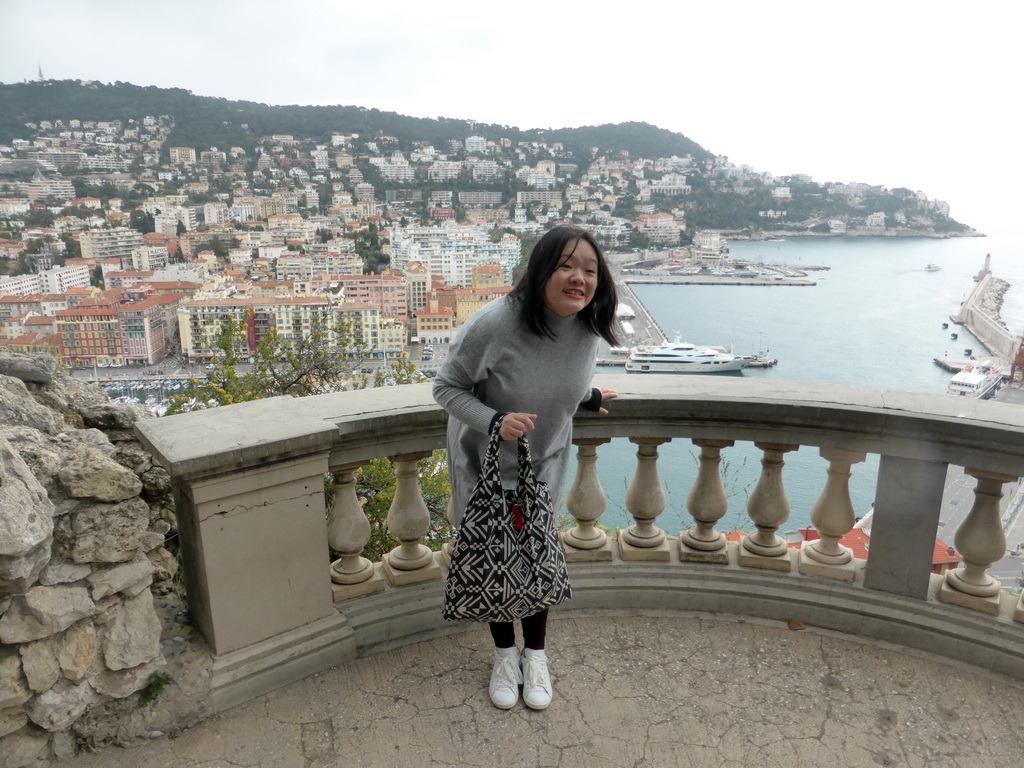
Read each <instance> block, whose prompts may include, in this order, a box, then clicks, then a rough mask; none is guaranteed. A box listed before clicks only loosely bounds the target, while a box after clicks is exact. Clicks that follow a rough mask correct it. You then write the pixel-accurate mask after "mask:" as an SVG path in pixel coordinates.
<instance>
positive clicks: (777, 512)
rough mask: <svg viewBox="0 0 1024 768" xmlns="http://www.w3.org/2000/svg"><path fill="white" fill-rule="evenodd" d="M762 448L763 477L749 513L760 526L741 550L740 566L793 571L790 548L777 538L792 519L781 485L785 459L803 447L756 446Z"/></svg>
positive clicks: (752, 498)
mask: <svg viewBox="0 0 1024 768" xmlns="http://www.w3.org/2000/svg"><path fill="white" fill-rule="evenodd" d="M754 445H755V446H757V447H758V448H760V449H761V451H762V452H763V454H764V455H763V457H762V458H761V477H760V478H758V481H757V486H756V487H755V488H754V492H753V493H752V494H750V498H749V499H748V500H747V514H748V515H749V516H750V519H751V520H753V521H754V525H756V526H757V531H755V532H754V533H753V534H751V535H750V536H747V537H745V538H744V539H743V540H742V541H741V542H740V546H739V548H738V551H739V563H740V565H745V566H749V567H752V568H767V569H770V570H773V571H788V570H790V568H791V561H790V557H789V548H788V547H787V546H786V542H785V541H783V540H782V538H781V537H779V536H778V535H776V533H775V532H776V531H777V530H778V529H779V526H780V525H782V524H783V523H784V522H786V521H787V520H788V519H789V499H788V498H787V497H786V489H785V487H784V486H783V484H782V468H783V467H784V466H785V464H786V462H785V461H784V460H783V458H782V457H783V456H784V455H785V454H786V453H788V452H789V451H795V450H796V449H797V448H799V447H800V446H798V445H787V444H783V443H754Z"/></svg>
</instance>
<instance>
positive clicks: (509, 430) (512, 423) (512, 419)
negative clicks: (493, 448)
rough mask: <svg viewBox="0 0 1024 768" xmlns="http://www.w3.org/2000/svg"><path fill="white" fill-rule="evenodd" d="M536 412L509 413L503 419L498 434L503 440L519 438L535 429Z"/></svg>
mask: <svg viewBox="0 0 1024 768" xmlns="http://www.w3.org/2000/svg"><path fill="white" fill-rule="evenodd" d="M536 418H537V414H536V413H509V414H506V415H505V418H504V419H502V421H501V429H500V430H499V431H498V435H499V436H500V437H501V439H502V440H518V439H519V438H520V437H522V436H523V435H525V434H526V433H527V432H529V431H530V430H532V429H533V422H534V420H535V419H536Z"/></svg>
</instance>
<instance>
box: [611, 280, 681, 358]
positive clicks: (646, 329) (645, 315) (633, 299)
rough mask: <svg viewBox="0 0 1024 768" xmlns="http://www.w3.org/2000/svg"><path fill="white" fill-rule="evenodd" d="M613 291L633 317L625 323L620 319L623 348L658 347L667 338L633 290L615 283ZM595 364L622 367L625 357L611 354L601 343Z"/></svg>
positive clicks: (618, 282) (623, 284) (624, 284)
mask: <svg viewBox="0 0 1024 768" xmlns="http://www.w3.org/2000/svg"><path fill="white" fill-rule="evenodd" d="M615 290H616V291H617V292H618V294H619V303H620V304H628V305H629V306H630V307H631V308H632V310H633V312H634V315H635V317H633V318H630V319H629V320H628V321H626V323H623V322H622V320H621V319H620V322H619V326H620V327H619V335H620V336H621V337H625V338H623V344H624V346H626V347H633V346H636V345H637V344H653V345H658V344H661V342H663V341H665V340H666V339H667V338H668V337H667V336H665V332H664V331H663V330H662V329H661V326H660V325H658V322H657V320H655V319H654V318H653V317H652V316H651V313H650V312H648V311H647V307H645V306H644V304H643V302H642V301H640V299H639V298H638V297H637V295H636V294H635V293H633V290H632V289H631V288H630V287H629V285H628V284H626V283H624V282H621V281H616V284H615ZM623 326H625V327H623ZM597 364H598V365H621V366H624V365H625V364H626V356H625V354H615V353H613V352H612V350H611V347H609V346H608V344H606V343H605V342H604V341H602V342H601V346H600V348H599V349H598V353H597Z"/></svg>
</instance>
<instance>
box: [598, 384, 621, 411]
mask: <svg viewBox="0 0 1024 768" xmlns="http://www.w3.org/2000/svg"><path fill="white" fill-rule="evenodd" d="M598 391H599V392H600V393H601V402H602V403H603V402H605V401H606V400H614V399H615V398H616V397H618V396H619V393H618V392H616V391H615V390H614V389H601V390H598ZM598 413H600V414H601V415H602V416H607V415H608V409H607V408H601V409H599V410H598Z"/></svg>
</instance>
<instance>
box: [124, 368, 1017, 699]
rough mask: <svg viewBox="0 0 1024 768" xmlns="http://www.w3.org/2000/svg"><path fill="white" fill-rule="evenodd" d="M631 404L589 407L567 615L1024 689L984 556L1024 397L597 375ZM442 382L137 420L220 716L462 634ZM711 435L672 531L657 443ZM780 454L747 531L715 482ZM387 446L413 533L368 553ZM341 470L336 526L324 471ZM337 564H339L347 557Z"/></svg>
mask: <svg viewBox="0 0 1024 768" xmlns="http://www.w3.org/2000/svg"><path fill="white" fill-rule="evenodd" d="M600 383H601V385H602V386H607V387H610V388H613V389H616V390H618V391H619V392H620V398H619V399H618V400H616V401H615V402H614V403H613V404H612V408H611V411H612V412H611V414H609V415H608V416H603V417H602V416H596V415H591V414H581V415H580V416H578V418H577V421H576V425H575V443H576V445H577V447H578V470H577V474H576V477H575V480H574V482H573V483H572V486H571V487H570V489H569V490H568V494H567V499H566V505H567V509H568V511H569V512H570V514H572V515H573V517H574V518H575V521H576V525H575V526H574V527H572V528H571V530H569V531H567V532H566V533H565V534H564V543H565V545H566V549H567V558H568V560H569V562H570V573H571V576H572V579H573V587H574V597H573V599H572V601H570V603H568V604H566V605H564V606H560V607H559V608H558V609H557V610H560V611H595V610H596V611H620V612H628V611H631V610H637V609H659V610H698V611H713V612H727V613H733V614H740V615H751V616H757V617H760V618H770V619H779V620H786V619H798V620H800V621H801V622H804V623H806V624H813V625H815V626H820V627H825V628H829V629H833V630H837V631H841V632H848V633H852V634H858V635H863V636H866V637H870V638H873V639H877V640H883V641H889V642H895V643H899V644H901V645H905V646H908V647H914V648H920V649H924V650H928V651H932V652H934V653H939V654H944V655H947V656H950V657H953V658H958V659H970V660H971V661H972V662H973V663H975V664H978V665H979V666H982V667H985V668H988V669H991V670H995V671H998V672H1003V673H1007V674H1010V675H1013V676H1016V677H1018V678H1022V679H1024V623H1022V622H1024V608H1022V606H1021V605H1020V604H1019V603H1018V601H1017V599H1016V598H1014V597H1012V596H1011V595H1009V594H1008V593H1006V592H1005V591H1003V590H1002V589H1001V585H1000V584H999V582H998V580H996V579H994V578H993V577H992V576H991V575H990V574H989V573H988V571H989V568H990V566H991V565H992V563H994V562H995V561H996V560H998V559H1000V558H1001V557H1002V555H1003V554H1004V552H1005V544H1006V543H1005V538H1004V536H1003V529H1002V524H1001V521H1000V516H999V500H1000V498H1001V496H1002V494H1003V489H1004V487H1005V485H1006V484H1007V483H1008V482H1010V481H1012V480H1016V479H1017V478H1018V477H1020V476H1021V475H1024V409H1020V408H1017V407H1016V406H1012V405H1006V404H1002V403H992V402H982V401H972V402H966V403H965V402H963V401H962V400H953V399H951V398H946V397H944V396H936V395H924V394H916V393H908V392H899V391H889V390H875V389H866V388H859V387H844V386H836V385H825V384H812V383H800V382H787V381H779V380H765V379H746V378H739V377H685V376H657V375H648V376H602V377H600ZM445 422H446V416H445V414H444V412H443V411H441V410H440V409H439V408H438V407H437V406H436V405H435V404H434V402H433V400H432V398H431V396H430V387H429V385H411V386H405V387H391V388H385V389H376V390H364V391H358V392H346V393H338V394H331V395H323V396H319V397H311V398H303V399H298V400H296V399H290V398H274V399H270V400H263V401H259V402H253V403H243V404H240V405H235V406H230V407H223V408H217V409H215V410H211V411H203V412H199V413H192V414H185V415H181V416H175V417H170V418H164V419H158V420H151V421H146V422H141V423H140V424H139V425H138V427H137V429H138V431H139V433H140V436H141V439H142V441H143V443H144V444H145V445H146V446H147V447H148V448H149V449H150V450H151V451H152V452H153V454H154V456H156V457H157V458H158V459H159V460H160V461H161V463H162V464H163V465H164V466H165V468H166V469H167V470H168V471H169V472H170V474H171V476H172V477H173V479H174V484H175V492H176V501H177V509H178V517H179V529H180V532H181V541H182V553H183V567H184V572H185V580H186V586H187V589H188V595H189V604H190V608H191V610H192V613H193V616H194V617H195V620H196V622H197V624H198V626H199V627H200V629H201V630H202V631H203V633H204V635H205V636H206V637H207V639H208V640H209V642H210V645H211V648H212V650H213V652H214V654H215V658H216V663H215V666H214V670H213V673H214V679H213V690H214V702H213V703H214V706H215V707H220V708H223V707H226V706H230V705H232V704H234V703H237V702H239V701H242V700H245V699H247V698H250V697H252V696H255V695H258V694H260V693H262V692H265V691H267V690H270V689H272V688H274V687H276V686H278V685H282V684H285V683H287V682H290V681H291V680H294V679H297V678H298V677H301V676H304V675H306V674H309V673H311V672H313V671H315V670H317V669H322V668H324V667H326V666H329V665H332V664H336V663H340V662H342V661H345V660H347V659H350V658H353V657H355V656H358V655H363V654H366V653H371V652H374V651H375V650H380V649H383V648H388V647H395V646H398V645H402V644H405V643H409V642H416V641H418V640H421V639H424V638H427V637H431V636H436V635H439V634H443V633H449V632H456V631H459V630H460V628H461V627H460V625H455V624H446V623H445V622H443V620H441V618H440V602H441V595H442V586H443V576H444V571H445V568H444V562H445V561H444V554H443V553H441V552H432V551H431V550H430V549H428V548H427V547H426V546H425V545H424V541H425V540H426V537H427V535H428V533H429V516H428V515H427V511H426V506H425V504H424V502H423V499H422V497H421V496H420V491H419V487H418V484H417V477H416V462H417V461H418V460H419V459H420V458H422V457H423V456H425V455H428V452H429V451H431V450H434V449H437V448H440V447H443V445H444V430H445ZM613 438H625V439H628V440H630V441H631V442H632V443H634V444H635V445H636V466H635V469H634V472H633V478H632V481H631V483H630V485H629V488H628V490H627V493H626V508H627V510H628V512H629V514H630V515H631V516H632V517H633V519H634V521H635V522H634V524H633V525H631V526H629V527H627V528H625V529H624V530H622V531H621V532H620V534H619V535H618V537H617V540H612V539H610V538H609V537H608V535H607V534H606V533H605V532H604V531H603V530H602V529H601V528H600V527H598V525H597V524H598V523H599V522H600V516H601V514H602V512H603V510H604V505H605V496H604V492H603V490H602V489H601V487H600V483H599V480H598V476H597V472H596V470H595V462H596V459H597V457H598V456H599V455H600V451H601V447H602V446H603V445H604V444H606V443H607V442H608V441H609V440H611V439H613ZM679 441H684V442H686V443H687V444H692V445H693V446H695V447H696V448H697V449H699V457H698V460H699V467H698V472H697V478H696V480H695V482H694V483H693V486H692V487H691V489H690V490H689V494H688V496H687V499H686V511H687V512H688V513H689V515H690V517H692V519H693V521H694V524H693V525H692V526H691V527H689V528H686V529H685V530H682V531H679V532H678V533H676V532H672V533H668V532H666V531H664V530H662V529H661V528H660V527H659V525H658V523H659V518H660V516H661V515H662V513H663V511H664V510H665V508H666V503H667V502H666V497H665V493H664V491H663V489H662V483H661V481H660V479H659V473H658V460H659V449H660V448H661V447H662V446H664V445H666V444H669V443H672V442H679ZM739 442H748V443H752V444H753V445H754V446H756V448H757V449H758V450H759V451H760V452H761V455H762V461H761V465H762V466H761V472H760V477H759V479H758V482H757V485H756V488H755V489H754V491H753V492H752V493H751V495H750V497H749V501H748V504H747V514H748V515H749V517H750V519H751V521H752V522H753V524H754V526H755V527H756V531H755V532H754V533H753V534H751V535H750V536H748V537H746V538H743V539H742V540H741V541H739V542H729V541H727V540H726V537H725V536H724V535H723V533H722V532H721V531H720V530H717V529H716V527H715V526H716V524H717V523H718V522H719V521H720V520H721V519H722V517H723V516H724V515H725V513H726V510H727V508H728V499H727V497H726V493H725V489H724V488H723V484H722V480H721V477H720V472H719V462H720V461H721V458H722V455H723V452H727V451H728V450H729V449H730V448H732V447H733V446H734V445H735V444H736V443H739ZM799 447H813V448H816V449H817V451H818V453H819V455H820V456H821V467H822V469H821V476H820V477H821V479H820V489H816V493H817V495H818V498H817V502H816V503H815V504H814V507H813V510H812V513H811V519H812V522H813V524H814V526H815V527H816V528H817V529H818V531H819V533H820V536H821V537H820V538H819V539H817V540H815V541H810V542H806V543H805V544H804V545H803V546H802V548H800V549H799V550H793V549H791V548H789V547H787V546H786V543H785V542H784V541H783V540H782V539H781V538H780V537H779V535H778V531H779V529H780V527H781V526H782V525H783V524H784V523H785V522H786V520H787V518H788V516H789V501H788V499H787V494H786V483H785V480H784V467H785V460H786V454H787V453H789V452H791V451H793V450H796V449H797V448H799ZM869 454H873V455H877V456H879V457H880V458H879V461H878V471H877V472H878V474H877V482H876V498H875V512H874V521H873V527H872V536H871V547H870V552H869V556H868V559H867V560H866V561H861V560H856V559H854V558H853V556H852V553H851V552H850V550H848V549H846V548H844V547H842V546H841V545H840V544H839V540H840V539H841V538H842V536H843V535H844V534H845V533H847V532H848V531H849V530H850V529H851V527H852V526H853V523H854V515H853V506H852V503H851V501H850V493H849V478H850V474H851V471H854V468H855V467H856V466H857V465H858V464H860V463H862V462H864V461H865V459H866V457H867V456H868V455H869ZM380 456H388V457H392V459H393V460H394V462H395V467H396V477H397V485H396V489H395V496H394V501H393V503H392V506H391V509H390V512H389V514H388V520H387V524H388V528H389V530H390V532H391V533H392V534H393V536H394V537H395V539H396V540H397V541H398V542H399V543H398V545H397V546H396V547H395V549H393V550H392V551H391V552H389V553H388V554H387V555H386V556H385V557H384V558H383V560H382V562H380V563H371V562H370V561H369V560H368V559H367V558H366V557H364V556H363V552H362V550H363V547H364V546H365V544H366V541H367V540H368V538H369V530H370V529H369V525H368V523H367V520H366V518H365V516H364V515H363V512H362V509H361V508H360V505H359V501H358V498H357V497H356V492H355V487H354V480H353V476H354V472H355V470H356V469H357V468H358V467H359V466H361V465H362V464H363V463H365V462H367V461H368V460H370V459H372V458H375V457H380ZM950 465H953V466H958V467H963V468H964V469H965V472H966V474H967V475H969V476H970V477H972V478H975V480H976V483H977V486H976V490H975V502H974V505H973V507H972V509H971V511H970V513H969V515H968V517H967V519H966V521H965V522H964V524H963V525H962V526H961V527H960V529H959V531H958V533H957V535H956V539H955V546H956V549H957V551H958V552H959V553H960V555H961V557H962V558H963V561H964V565H963V566H962V567H961V568H959V569H957V570H955V571H950V572H949V573H947V574H946V575H945V576H937V575H935V574H933V573H932V572H931V564H932V563H931V561H932V555H933V549H934V541H935V537H936V532H937V527H938V520H939V511H940V506H941V501H942V494H943V487H944V482H945V477H946V471H947V467H949V466H950ZM328 471H330V472H332V473H333V474H334V479H335V486H334V488H335V490H334V494H335V498H334V500H333V506H334V513H333V518H332V520H331V521H330V524H329V525H328V524H327V522H326V519H325V499H324V483H323V476H324V473H326V472H328ZM328 545H330V549H333V550H334V551H335V552H336V553H338V554H339V555H340V557H338V558H337V559H336V560H335V561H334V562H333V563H331V562H330V558H329V554H328V553H329V549H328Z"/></svg>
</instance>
